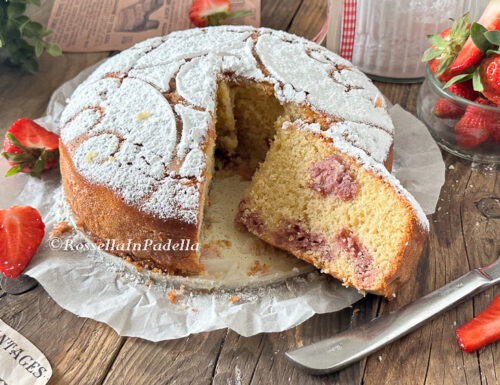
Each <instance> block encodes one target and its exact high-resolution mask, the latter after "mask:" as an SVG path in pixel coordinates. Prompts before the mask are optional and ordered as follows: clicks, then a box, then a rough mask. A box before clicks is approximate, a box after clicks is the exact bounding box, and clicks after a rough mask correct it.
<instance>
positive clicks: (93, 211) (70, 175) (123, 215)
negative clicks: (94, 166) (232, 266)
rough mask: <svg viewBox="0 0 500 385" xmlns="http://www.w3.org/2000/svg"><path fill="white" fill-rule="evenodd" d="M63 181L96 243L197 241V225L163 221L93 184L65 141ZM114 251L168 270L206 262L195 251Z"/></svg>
mask: <svg viewBox="0 0 500 385" xmlns="http://www.w3.org/2000/svg"><path fill="white" fill-rule="evenodd" d="M59 149H60V167H61V174H62V175H63V178H62V184H63V189H64V193H65V197H66V200H67V202H68V204H69V205H70V207H71V209H72V212H73V215H74V217H75V221H76V223H77V224H79V225H80V226H81V229H82V230H84V231H85V233H86V234H87V235H89V237H90V238H91V239H92V240H93V241H94V242H95V243H96V244H98V245H99V244H105V243H106V242H107V241H108V240H111V241H112V240H114V241H115V243H116V244H117V245H118V244H125V245H126V244H128V243H129V240H132V241H131V242H132V243H134V242H135V243H139V244H141V245H144V244H145V242H146V240H151V242H152V243H153V244H161V245H164V244H166V243H167V242H168V240H169V239H171V240H172V242H177V241H179V240H182V239H184V240H186V241H187V240H189V241H190V244H191V245H192V244H195V243H196V242H198V240H197V228H196V226H195V225H192V224H188V223H183V222H180V221H177V220H160V219H158V218H155V217H154V216H152V215H147V214H145V213H144V212H141V211H139V210H138V209H137V208H135V207H133V206H130V205H127V204H125V203H124V202H123V200H122V199H121V198H120V197H118V196H117V195H116V194H115V193H114V192H113V191H111V190H110V189H108V188H106V187H104V186H99V185H96V184H94V183H89V181H87V180H86V179H85V178H84V177H82V176H81V175H80V174H79V173H78V172H77V171H76V170H75V169H74V166H73V163H72V161H71V156H70V155H69V153H68V151H67V149H66V146H65V145H64V144H63V143H60V145H59ZM108 251H109V252H110V253H112V254H116V255H119V256H121V257H125V258H127V257H128V258H131V259H132V260H133V261H134V262H137V263H140V264H141V265H143V266H145V267H149V268H150V269H153V268H158V269H161V270H163V271H164V272H168V273H172V274H174V273H182V274H188V273H198V272H201V271H203V269H204V268H203V265H201V264H200V263H199V261H198V256H197V254H196V251H195V250H183V251H175V250H170V251H163V250H153V247H152V245H151V246H150V247H149V248H148V249H147V250H128V251H120V250H108Z"/></svg>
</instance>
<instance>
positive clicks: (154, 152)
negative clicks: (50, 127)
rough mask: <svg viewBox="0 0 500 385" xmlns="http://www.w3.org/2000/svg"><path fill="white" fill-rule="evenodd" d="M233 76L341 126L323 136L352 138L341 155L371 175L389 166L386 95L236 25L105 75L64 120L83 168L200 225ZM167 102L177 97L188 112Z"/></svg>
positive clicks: (305, 51)
mask: <svg viewBox="0 0 500 385" xmlns="http://www.w3.org/2000/svg"><path fill="white" fill-rule="evenodd" d="M298 63H300V65H298ZM227 73H230V74H231V75H232V76H237V77H240V78H245V79H249V80H254V81H259V82H266V83H268V84H271V85H273V86H274V90H275V97H276V98H277V99H278V100H279V101H280V102H281V103H283V104H284V103H298V104H304V105H305V106H306V107H308V108H311V109H312V110H315V111H317V112H319V113H322V114H326V115H330V116H331V117H332V118H334V120H335V121H336V122H337V123H335V124H333V125H332V126H331V127H329V128H328V130H327V131H325V132H323V135H326V136H329V137H331V138H334V139H337V140H335V144H336V145H337V142H339V143H340V142H341V140H340V138H342V140H343V142H342V143H345V145H344V146H343V147H342V149H341V150H342V151H344V150H345V151H346V152H347V153H349V154H354V155H353V156H356V154H358V152H359V153H362V154H363V155H359V156H360V157H362V156H364V157H366V158H367V159H370V161H367V164H369V167H375V166H373V165H372V164H371V163H370V162H372V163H373V164H376V165H377V162H383V161H384V160H385V158H386V156H387V153H388V151H389V148H390V145H391V143H392V132H393V125H392V122H391V119H390V117H389V115H388V113H387V112H386V110H385V107H384V103H383V98H382V96H381V94H380V93H379V92H378V90H377V89H376V88H375V87H374V86H373V84H372V83H371V81H370V80H369V79H368V78H366V77H365V76H364V75H363V74H362V73H361V72H359V71H358V70H356V69H354V68H352V65H351V64H350V63H349V62H347V61H346V60H344V59H342V58H340V57H338V56H337V55H335V54H333V53H331V52H330V51H328V50H326V49H325V48H323V47H320V46H318V45H316V44H314V43H311V42H309V41H307V40H305V39H302V38H299V37H297V36H294V35H290V34H288V33H285V32H277V31H272V30H269V29H265V28H261V29H254V28H251V27H233V26H226V27H216V28H205V29H191V30H187V31H180V32H174V33H171V34H169V35H167V36H165V37H157V38H153V39H149V40H146V41H144V42H141V43H139V44H137V45H135V46H134V47H132V48H130V49H128V50H126V51H123V52H121V53H120V54H118V55H116V56H114V57H112V58H110V59H108V60H107V61H106V62H104V63H103V64H102V65H101V66H100V67H98V68H97V69H96V71H95V72H94V73H93V74H92V75H91V76H90V77H89V78H88V79H87V80H86V81H85V82H84V83H82V84H81V85H80V86H79V87H78V88H77V89H76V90H75V92H74V94H73V96H72V97H71V100H70V102H69V104H68V105H67V107H66V109H65V110H64V112H63V114H62V117H61V125H62V130H61V137H62V141H63V143H64V144H65V145H66V146H67V147H68V149H69V151H70V152H71V154H72V155H71V156H72V159H73V163H74V165H75V168H76V169H77V171H78V172H79V173H81V175H82V176H84V177H85V178H86V179H88V180H89V181H90V182H93V183H98V184H102V185H104V186H106V187H108V188H111V189H112V190H113V191H115V192H116V193H117V194H118V195H120V196H121V197H122V198H123V199H124V201H125V202H126V203H127V204H129V205H132V206H135V207H137V208H139V209H140V210H142V211H144V212H147V213H150V214H152V215H153V216H156V217H159V218H163V219H168V218H176V219H180V220H184V221H186V222H188V223H193V224H197V223H198V212H199V204H200V196H199V190H198V187H199V184H200V183H201V182H202V181H203V178H204V174H205V172H206V159H205V154H204V151H203V149H204V148H205V146H206V143H207V137H208V130H209V128H210V127H212V125H213V117H214V115H215V101H216V88H217V82H218V80H219V79H221V78H222V77H224V76H226V75H227ZM164 93H174V94H175V96H176V100H178V104H175V105H171V104H170V103H171V102H169V99H167V98H166V97H165V95H164ZM179 122H181V124H178V123H179ZM304 129H310V130H311V131H318V130H319V126H318V127H317V125H314V124H312V125H309V126H307V125H304ZM355 146H356V147H359V148H361V149H362V150H360V149H358V148H356V147H355ZM356 151H357V152H356ZM364 151H366V152H367V153H368V154H370V155H371V156H372V157H373V159H375V160H373V159H371V158H370V157H369V156H367V155H366V154H365V152H364ZM363 159H364V158H363ZM173 163H175V164H176V165H177V166H176V167H170V165H172V164H173ZM377 167H379V168H382V166H377ZM386 173H387V172H386ZM387 174H388V173H387ZM412 202H413V201H412ZM416 207H418V205H416ZM424 218H425V216H424Z"/></svg>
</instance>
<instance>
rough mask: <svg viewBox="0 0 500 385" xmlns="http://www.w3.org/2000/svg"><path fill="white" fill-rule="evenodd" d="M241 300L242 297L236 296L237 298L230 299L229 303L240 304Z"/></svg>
mask: <svg viewBox="0 0 500 385" xmlns="http://www.w3.org/2000/svg"><path fill="white" fill-rule="evenodd" d="M240 299H241V295H235V296H233V297H231V298H229V302H231V303H235V302H238V301H239V300H240Z"/></svg>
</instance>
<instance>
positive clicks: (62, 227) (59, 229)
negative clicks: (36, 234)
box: [49, 221, 72, 239]
mask: <svg viewBox="0 0 500 385" xmlns="http://www.w3.org/2000/svg"><path fill="white" fill-rule="evenodd" d="M71 229H72V227H71V226H70V225H68V223H67V222H65V221H61V222H59V223H58V224H57V225H55V226H54V227H53V228H52V230H50V232H49V238H51V239H52V238H56V237H60V236H61V235H63V234H64V233H66V232H68V231H70V230H71Z"/></svg>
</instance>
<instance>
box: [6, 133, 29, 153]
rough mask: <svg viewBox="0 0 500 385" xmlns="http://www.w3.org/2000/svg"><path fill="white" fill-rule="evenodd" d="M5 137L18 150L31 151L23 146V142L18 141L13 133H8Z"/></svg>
mask: <svg viewBox="0 0 500 385" xmlns="http://www.w3.org/2000/svg"><path fill="white" fill-rule="evenodd" d="M5 136H6V137H7V139H9V142H11V143H12V144H13V145H14V146H16V147H17V148H19V149H21V150H24V151H28V150H29V149H28V148H27V147H25V146H23V145H22V144H21V142H20V141H19V140H17V138H16V137H15V136H14V135H13V134H12V133H11V132H7V135H5Z"/></svg>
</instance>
